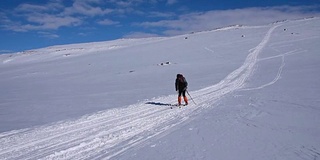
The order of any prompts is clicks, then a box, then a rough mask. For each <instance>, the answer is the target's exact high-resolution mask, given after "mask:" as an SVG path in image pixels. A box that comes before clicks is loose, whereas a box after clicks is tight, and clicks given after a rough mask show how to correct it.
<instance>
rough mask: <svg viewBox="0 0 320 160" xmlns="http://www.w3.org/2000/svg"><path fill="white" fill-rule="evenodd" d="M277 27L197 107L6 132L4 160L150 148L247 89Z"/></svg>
mask: <svg viewBox="0 0 320 160" xmlns="http://www.w3.org/2000/svg"><path fill="white" fill-rule="evenodd" d="M277 27H278V26H273V27H271V28H270V29H269V31H268V32H267V33H266V35H265V36H264V38H263V39H262V41H261V42H260V43H259V45H258V46H256V47H255V48H253V49H252V50H250V51H249V54H248V56H247V58H246V60H245V62H244V63H243V65H242V66H240V67H239V68H238V69H236V70H235V71H233V72H232V73H230V74H229V75H228V76H227V77H226V78H225V79H223V80H222V81H220V82H219V83H218V84H216V85H213V86H210V87H207V88H204V89H201V90H198V91H194V92H192V95H194V99H196V101H197V105H193V104H190V105H189V106H187V107H183V108H181V109H169V107H154V106H152V104H146V103H145V102H144V103H138V104H135V105H131V106H128V107H124V108H120V109H112V110H107V111H103V112H99V113H96V114H93V115H91V116H86V117H83V118H80V119H78V120H74V121H67V122H60V123H57V124H52V125H48V126H43V127H38V128H33V129H24V130H18V131H11V132H8V133H2V134H0V159H7V160H11V159H112V158H116V157H117V156H119V155H121V154H123V153H124V152H125V151H126V150H128V149H130V148H133V147H135V146H138V145H146V144H147V141H148V140H150V139H152V138H156V137H158V136H160V135H164V134H168V133H169V132H170V129H172V128H174V127H176V126H177V125H180V124H182V123H185V122H187V121H188V120H192V117H194V116H195V115H196V114H198V113H200V112H201V111H202V110H203V109H205V108H209V107H212V105H213V104H214V103H215V102H217V101H218V100H219V99H220V98H221V97H223V96H225V95H226V94H229V93H231V92H233V91H236V90H238V89H240V88H242V87H243V86H244V84H245V81H246V80H247V79H248V78H249V77H250V76H251V74H252V73H253V70H254V67H255V64H256V62H257V57H258V55H259V53H260V52H261V51H262V49H263V48H264V47H265V46H266V44H267V43H268V41H269V39H270V37H271V35H272V32H273V30H274V29H275V28H277ZM175 99H176V96H175V95H170V96H166V97H160V98H157V99H155V101H159V102H166V103H170V102H175Z"/></svg>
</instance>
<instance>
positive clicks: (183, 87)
mask: <svg viewBox="0 0 320 160" xmlns="http://www.w3.org/2000/svg"><path fill="white" fill-rule="evenodd" d="M175 85H176V91H178V105H179V106H180V105H181V100H182V99H181V95H182V96H183V100H184V102H185V105H188V98H187V96H186V91H187V87H188V82H187V80H186V78H184V77H183V75H182V74H177V79H176V83H175Z"/></svg>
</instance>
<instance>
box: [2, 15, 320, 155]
mask: <svg viewBox="0 0 320 160" xmlns="http://www.w3.org/2000/svg"><path fill="white" fill-rule="evenodd" d="M319 33H320V19H319V18H310V19H302V20H295V21H284V22H278V23H274V24H269V25H265V26H232V27H226V28H222V29H217V30H212V31H205V32H198V33H192V34H188V35H181V36H176V37H169V38H165V37H159V38H145V39H120V40H115V41H108V42H98V43H87V44H72V45H62V46H52V47H48V48H43V49H37V50H32V51H26V52H22V53H16V54H11V55H0V77H1V78H0V85H1V90H0V93H1V94H0V95H1V96H0V159H130V160H131V159H139V160H141V159H155V160H157V159H159V160H160V159H161V160H163V159H224V160H228V159H230V160H231V159H243V160H244V159H245V160H248V159H261V160H263V159H290V160H294V159H310V160H315V159H319V158H320V139H319V135H320V125H319V121H320V106H319V102H320V100H319V97H320V89H319V86H320V75H319V68H320V57H319V54H318V51H319V42H320V34H319ZM185 37H188V38H187V39H186V38H185ZM161 64H162V65H161ZM177 73H182V74H184V75H185V77H186V79H187V80H188V83H189V87H188V90H189V93H190V95H191V96H192V98H193V100H194V101H195V103H196V104H195V103H193V102H192V100H191V98H190V97H189V101H190V102H189V105H188V106H185V107H182V108H178V107H175V108H173V109H170V106H169V105H170V104H175V103H176V101H177V95H176V93H175V91H174V81H175V76H176V74H177Z"/></svg>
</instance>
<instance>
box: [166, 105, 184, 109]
mask: <svg viewBox="0 0 320 160" xmlns="http://www.w3.org/2000/svg"><path fill="white" fill-rule="evenodd" d="M183 106H187V104H181V105H178V104H172V105H171V106H170V108H171V109H173V108H175V107H178V108H181V107H183Z"/></svg>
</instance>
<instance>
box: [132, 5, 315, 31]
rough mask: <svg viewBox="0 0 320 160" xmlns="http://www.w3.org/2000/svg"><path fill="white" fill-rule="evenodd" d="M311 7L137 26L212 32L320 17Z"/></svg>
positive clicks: (190, 17) (254, 10)
mask: <svg viewBox="0 0 320 160" xmlns="http://www.w3.org/2000/svg"><path fill="white" fill-rule="evenodd" d="M309 9H310V7H290V6H282V7H269V8H246V9H235V10H220V11H208V12H194V13H190V14H184V15H181V16H179V17H178V18H177V19H175V20H162V21H157V22H143V23H140V24H135V25H139V26H143V27H148V28H152V27H161V28H164V29H166V31H164V34H167V35H176V34H183V33H188V32H191V31H202V30H210V29H214V28H218V27H223V26H228V25H234V24H242V25H262V24H268V23H271V22H274V21H277V20H284V19H298V18H304V17H308V16H320V14H319V13H310V12H305V11H306V10H309Z"/></svg>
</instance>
